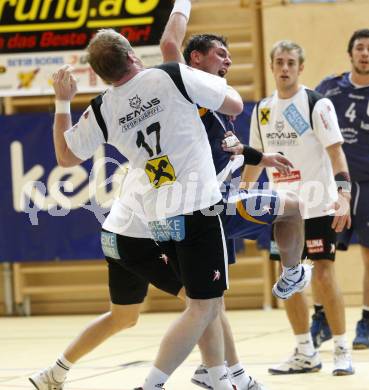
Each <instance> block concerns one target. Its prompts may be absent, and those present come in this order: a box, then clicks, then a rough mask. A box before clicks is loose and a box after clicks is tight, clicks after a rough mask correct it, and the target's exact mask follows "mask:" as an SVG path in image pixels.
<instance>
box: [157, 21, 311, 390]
mask: <svg viewBox="0 0 369 390" xmlns="http://www.w3.org/2000/svg"><path fill="white" fill-rule="evenodd" d="M184 34H185V26H184V25H183V24H180V23H172V24H170V23H168V25H167V27H166V31H165V32H164V35H163V38H162V43H161V46H162V53H163V57H164V61H183V60H184V61H185V62H186V63H187V64H188V65H190V66H191V67H194V68H197V69H200V70H203V71H206V72H209V73H213V74H217V75H219V76H220V77H224V76H225V75H226V73H227V71H228V69H229V67H230V66H231V59H230V55H229V51H228V48H227V43H226V41H225V39H224V38H223V37H220V36H215V35H209V34H202V35H197V36H193V37H191V39H190V40H189V42H188V43H187V45H186V48H185V50H184V54H183V57H182V54H181V52H180V47H181V45H182V39H183V37H184ZM199 114H200V116H201V118H202V121H203V123H204V126H205V129H206V131H207V134H208V139H209V143H210V145H211V149H212V157H213V161H214V165H215V170H216V173H217V175H218V179H219V181H220V182H224V183H225V184H224V191H223V194H224V199H225V201H226V203H227V209H226V212H225V213H223V214H222V219H223V227H224V230H225V234H226V237H227V238H230V239H232V238H241V237H244V238H252V239H255V238H256V237H257V236H258V235H259V234H260V232H261V231H262V230H263V229H264V228H265V226H266V225H267V224H271V223H276V226H277V231H278V233H279V244H280V245H281V248H282V251H283V252H284V259H285V260H286V261H287V262H288V261H290V262H291V263H292V264H293V265H294V264H296V256H299V254H300V253H301V240H302V237H303V235H302V221H301V216H300V213H299V204H298V203H299V202H298V200H297V199H296V198H294V197H293V196H292V197H291V198H290V197H288V195H287V197H288V198H287V199H286V198H284V199H283V201H284V203H285V209H284V212H285V213H284V215H283V216H282V215H280V216H278V215H277V214H278V212H281V209H280V207H279V206H280V201H281V198H280V197H279V196H278V195H277V194H276V193H275V192H273V191H264V192H261V191H244V192H242V191H241V193H242V195H241V196H242V199H241V200H239V198H238V197H239V196H240V191H239V190H238V188H237V190H236V191H232V180H229V179H230V178H232V173H233V172H234V171H235V170H236V169H237V168H239V167H240V166H242V164H243V161H242V160H243V158H242V157H241V161H239V160H237V157H236V159H235V160H231V159H230V157H231V154H230V153H228V152H226V151H225V150H224V149H223V147H222V143H223V141H224V137H225V135H226V133H227V132H228V131H231V130H233V124H232V121H231V119H230V118H229V117H227V116H225V115H222V114H219V113H217V112H212V111H209V110H206V109H203V108H199ZM240 147H241V148H243V149H244V150H243V151H244V156H245V160H246V163H248V162H251V163H253V164H255V165H256V164H258V163H260V162H261V163H262V164H263V165H268V161H265V160H264V158H265V157H267V156H263V157H261V156H259V160H258V161H256V160H254V161H253V159H252V157H250V158H248V156H253V151H252V150H250V148H248V147H247V146H243V145H240ZM254 152H256V151H254ZM256 153H257V152H256ZM238 157H240V156H238ZM255 157H256V156H255ZM261 158H263V161H261ZM250 160H251V161H250ZM233 199H238V201H237V202H236V203H235V202H234V201H233ZM300 233H301V234H300ZM229 241H231V240H229ZM291 244H292V245H293V246H294V247H293V248H292V246H291ZM300 267H301V265H300ZM303 272H304V271H302V273H303ZM297 277H301V271H299V272H298V275H297ZM232 352H233V353H232V354H230V355H228V356H226V360H227V362H228V364H229V365H230V367H231V372H235V369H236V367H239V360H238V357H237V355H236V351H232ZM200 372H202V373H203V372H204V369H203V368H202V369H199V370H197V374H195V376H194V378H193V379H194V380H195V381H196V382H197V383H199V382H204V381H205V377H204V376H203V375H201V374H200ZM240 388H242V389H243V388H245V384H241V385H240ZM246 388H247V387H246Z"/></svg>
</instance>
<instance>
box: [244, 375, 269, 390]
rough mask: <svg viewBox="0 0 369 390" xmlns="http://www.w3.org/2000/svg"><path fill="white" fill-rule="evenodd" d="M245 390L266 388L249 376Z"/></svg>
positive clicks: (265, 389)
mask: <svg viewBox="0 0 369 390" xmlns="http://www.w3.org/2000/svg"><path fill="white" fill-rule="evenodd" d="M247 390H267V388H266V387H265V386H264V385H263V384H261V383H259V382H258V381H257V380H256V379H254V378H253V377H251V376H250V382H249V384H248V386H247Z"/></svg>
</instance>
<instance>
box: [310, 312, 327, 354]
mask: <svg viewBox="0 0 369 390" xmlns="http://www.w3.org/2000/svg"><path fill="white" fill-rule="evenodd" d="M310 333H311V338H312V339H313V344H314V347H315V348H319V347H320V346H321V344H322V343H323V342H324V341H327V340H330V339H331V338H332V332H331V328H330V327H329V325H328V322H327V318H326V316H325V314H324V311H319V312H318V313H315V314H313V317H312V322H311V327H310Z"/></svg>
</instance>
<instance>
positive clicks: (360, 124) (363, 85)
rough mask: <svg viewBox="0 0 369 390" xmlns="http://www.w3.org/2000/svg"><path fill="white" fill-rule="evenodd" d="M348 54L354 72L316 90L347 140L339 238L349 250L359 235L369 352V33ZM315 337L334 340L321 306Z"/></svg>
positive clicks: (363, 334) (361, 342) (358, 342)
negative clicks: (348, 184) (347, 188)
mask: <svg viewBox="0 0 369 390" xmlns="http://www.w3.org/2000/svg"><path fill="white" fill-rule="evenodd" d="M347 51H348V54H349V56H350V60H351V71H350V72H345V73H342V74H341V75H339V76H331V77H328V78H326V79H324V80H323V81H322V82H321V83H320V84H319V85H318V87H317V88H316V90H317V91H318V92H320V93H322V94H323V95H324V96H326V97H329V98H330V99H331V100H332V102H333V104H334V106H335V109H336V112H337V117H338V122H339V125H340V128H341V132H342V135H343V137H344V139H345V143H344V144H343V150H344V152H345V154H346V158H347V162H348V166H349V171H350V176H351V180H352V198H351V210H352V228H351V229H350V230H346V231H345V232H343V233H342V234H340V235H339V236H338V242H337V249H341V250H347V248H348V245H349V242H350V239H351V236H352V233H353V232H355V233H356V235H357V237H358V240H359V244H360V246H361V253H362V258H363V262H364V283H363V288H364V298H363V311H362V318H361V319H360V321H359V322H358V323H357V326H356V336H355V339H354V341H353V348H354V349H366V348H369V29H362V30H358V31H355V32H354V33H353V35H352V36H351V38H350V41H349V44H348V49H347ZM317 298H318V299H319V297H317ZM312 335H313V337H314V338H315V340H316V342H317V344H319V343H320V342H321V341H325V340H328V339H329V338H330V329H329V327H328V326H327V324H326V320H325V315H324V312H322V310H321V306H320V305H316V313H315V315H314V321H313V325H312Z"/></svg>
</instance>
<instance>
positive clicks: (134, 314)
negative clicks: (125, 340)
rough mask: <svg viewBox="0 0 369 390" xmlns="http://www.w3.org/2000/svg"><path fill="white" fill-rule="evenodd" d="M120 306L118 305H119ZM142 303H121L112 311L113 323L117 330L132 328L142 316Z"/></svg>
mask: <svg viewBox="0 0 369 390" xmlns="http://www.w3.org/2000/svg"><path fill="white" fill-rule="evenodd" d="M117 306H118V305H117ZM139 307H140V305H121V306H120V305H119V306H118V308H114V309H113V310H112V311H111V324H112V327H113V329H114V331H115V332H119V331H121V330H123V329H128V328H132V327H134V326H135V325H136V324H137V321H138V318H139V316H140V310H139Z"/></svg>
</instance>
